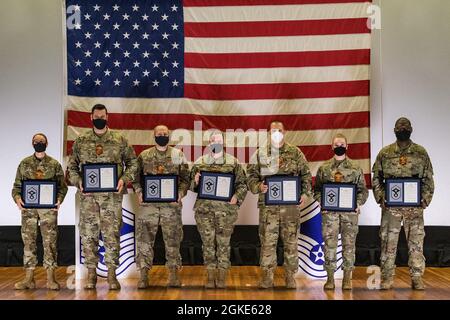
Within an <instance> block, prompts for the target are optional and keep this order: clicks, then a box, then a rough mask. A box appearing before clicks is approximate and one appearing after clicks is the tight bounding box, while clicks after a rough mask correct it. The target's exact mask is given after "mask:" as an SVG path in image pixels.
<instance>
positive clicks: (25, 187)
mask: <svg viewBox="0 0 450 320" xmlns="http://www.w3.org/2000/svg"><path fill="white" fill-rule="evenodd" d="M42 185H51V186H52V187H53V194H52V203H51V204H40V203H39V202H40V197H41V187H42ZM31 191H34V193H35V195H34V197H35V199H33V200H35V201H34V202H32V201H30V200H31V199H29V197H27V193H28V192H31ZM57 193H58V185H57V183H56V181H53V180H38V179H28V180H22V189H21V195H20V196H21V198H22V201H23V203H24V205H23V208H25V209H55V208H56V201H57V199H56V197H57Z"/></svg>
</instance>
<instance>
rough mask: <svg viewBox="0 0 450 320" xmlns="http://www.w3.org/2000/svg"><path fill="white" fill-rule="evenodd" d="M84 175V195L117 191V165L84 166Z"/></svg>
mask: <svg viewBox="0 0 450 320" xmlns="http://www.w3.org/2000/svg"><path fill="white" fill-rule="evenodd" d="M82 173H83V192H84V193H94V192H116V191H117V183H118V180H119V178H118V176H117V164H111V163H92V164H83V165H82Z"/></svg>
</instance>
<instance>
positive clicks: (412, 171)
mask: <svg viewBox="0 0 450 320" xmlns="http://www.w3.org/2000/svg"><path fill="white" fill-rule="evenodd" d="M372 172H373V178H372V187H373V193H374V196H375V200H376V202H377V203H379V204H381V202H382V201H384V198H385V188H384V183H385V179H389V178H419V179H421V180H422V183H421V190H422V194H421V196H422V200H423V202H424V204H425V205H426V206H428V205H430V202H431V200H432V198H433V193H434V180H433V166H432V164H431V161H430V158H429V156H428V153H427V151H426V150H425V148H424V147H422V146H420V145H418V144H416V143H411V144H410V145H409V146H408V147H406V148H404V149H401V148H400V147H399V146H398V144H397V143H393V144H391V145H389V146H386V147H384V148H383V149H381V151H380V152H379V153H378V156H377V158H376V161H375V163H374V164H373V167H372Z"/></svg>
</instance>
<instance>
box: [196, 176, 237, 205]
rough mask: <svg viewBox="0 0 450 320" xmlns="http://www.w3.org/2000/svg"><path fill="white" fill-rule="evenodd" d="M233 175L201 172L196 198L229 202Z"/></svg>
mask: <svg viewBox="0 0 450 320" xmlns="http://www.w3.org/2000/svg"><path fill="white" fill-rule="evenodd" d="M234 180H235V177H234V174H232V173H221V172H210V171H201V172H200V181H199V192H198V197H199V198H200V199H209V200H218V201H230V200H231V198H232V197H233V194H234Z"/></svg>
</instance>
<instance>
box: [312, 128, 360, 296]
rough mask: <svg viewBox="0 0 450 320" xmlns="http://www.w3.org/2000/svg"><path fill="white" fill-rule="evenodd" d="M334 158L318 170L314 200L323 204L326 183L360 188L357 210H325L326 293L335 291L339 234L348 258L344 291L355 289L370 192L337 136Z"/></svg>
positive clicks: (357, 167)
mask: <svg viewBox="0 0 450 320" xmlns="http://www.w3.org/2000/svg"><path fill="white" fill-rule="evenodd" d="M332 149H333V151H334V154H335V155H334V157H333V158H332V159H330V160H328V161H326V162H325V163H324V164H323V165H322V166H321V167H320V168H319V170H318V171H317V174H316V181H315V185H314V199H315V200H316V201H319V203H321V199H322V188H323V184H325V183H333V182H334V183H350V184H355V185H356V205H357V208H356V211H355V212H332V211H324V210H322V236H323V241H324V242H325V270H326V272H327V276H328V277H327V282H326V283H325V286H324V289H325V290H334V288H335V286H334V272H335V271H336V250H337V245H338V236H339V233H341V235H342V256H343V258H344V263H343V269H344V279H343V281H342V289H343V290H351V289H352V271H353V269H354V264H355V243H356V236H357V234H358V215H359V213H360V207H361V206H362V205H363V204H364V203H365V202H366V201H367V197H368V194H369V193H368V191H367V188H366V182H365V180H364V173H363V171H362V169H361V168H360V166H359V165H358V163H357V162H356V161H353V160H351V159H350V158H349V157H347V156H346V153H347V149H348V145H347V138H346V137H345V136H344V135H342V134H337V135H336V136H335V137H334V139H333V143H332Z"/></svg>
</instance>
